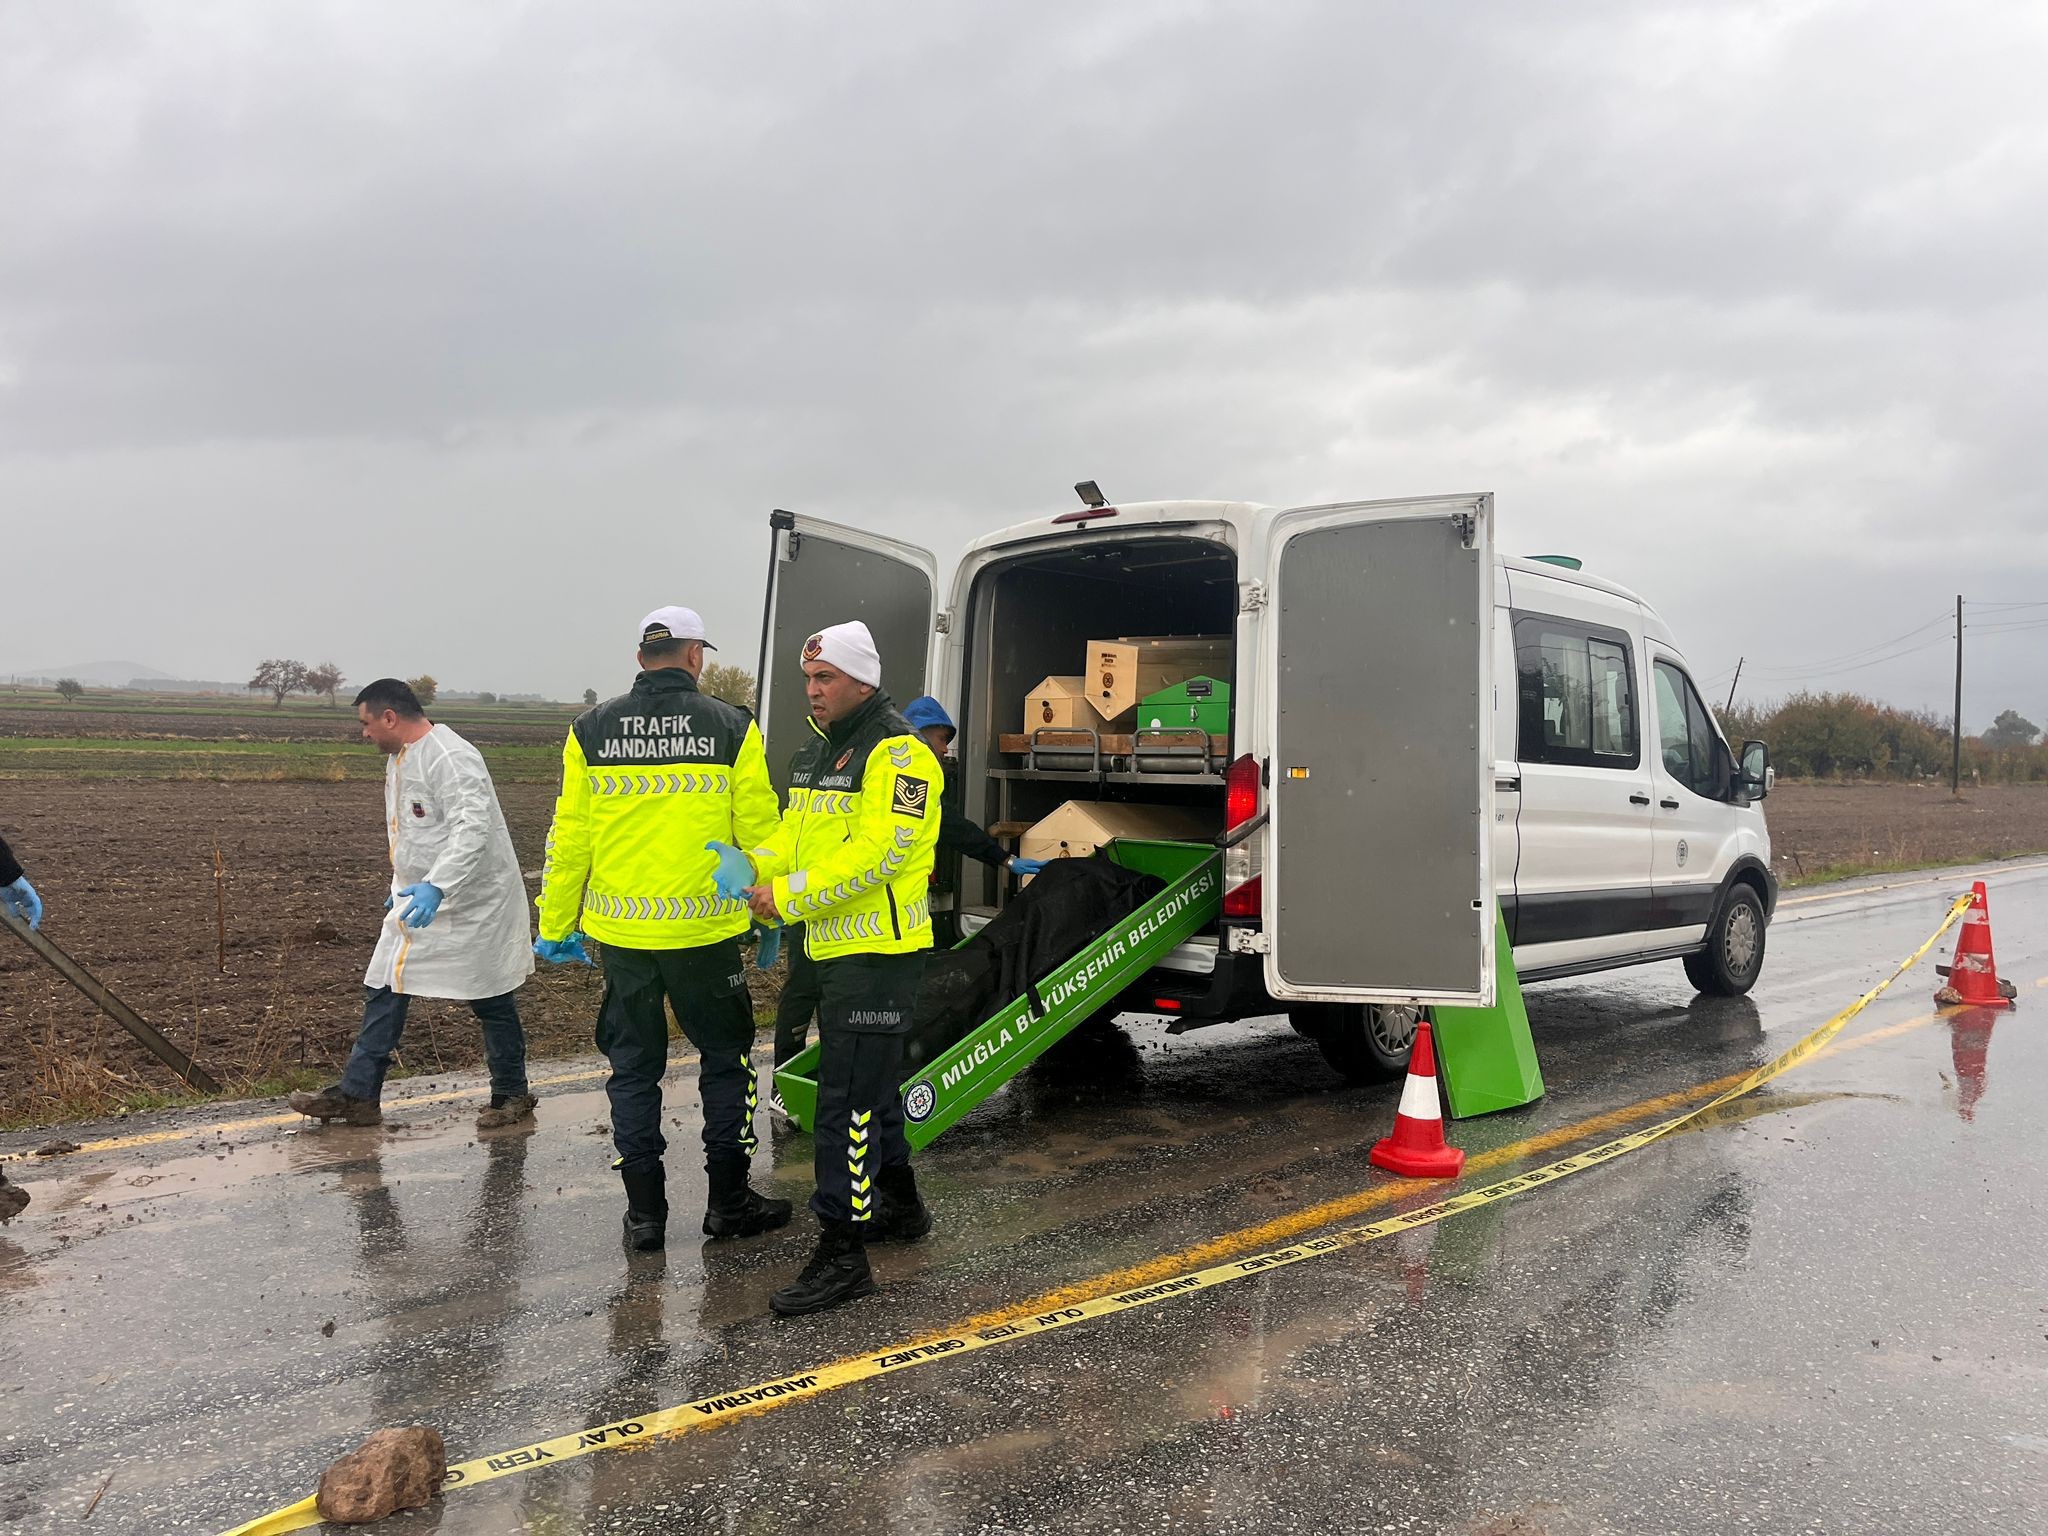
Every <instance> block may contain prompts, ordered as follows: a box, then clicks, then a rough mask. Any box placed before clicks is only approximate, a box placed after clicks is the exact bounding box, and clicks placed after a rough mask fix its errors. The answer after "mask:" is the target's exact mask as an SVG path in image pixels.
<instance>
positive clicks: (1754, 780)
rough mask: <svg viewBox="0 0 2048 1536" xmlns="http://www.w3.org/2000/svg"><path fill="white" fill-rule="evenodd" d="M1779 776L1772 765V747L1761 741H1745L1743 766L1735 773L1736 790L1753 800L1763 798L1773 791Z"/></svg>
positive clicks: (1743, 745)
mask: <svg viewBox="0 0 2048 1536" xmlns="http://www.w3.org/2000/svg"><path fill="white" fill-rule="evenodd" d="M1777 777H1778V775H1777V773H1776V772H1775V771H1774V770H1773V769H1772V767H1771V749H1770V748H1769V747H1767V746H1765V745H1764V744H1763V743H1762V742H1760V741H1745V742H1744V743H1743V744H1742V767H1741V768H1740V769H1739V770H1738V771H1737V772H1736V775H1735V789H1736V792H1737V793H1738V794H1741V795H1744V796H1746V797H1748V798H1749V799H1751V800H1761V799H1763V798H1764V797H1765V796H1766V795H1768V794H1769V793H1770V792H1771V785H1772V783H1773V782H1774V781H1775V780H1776V779H1777Z"/></svg>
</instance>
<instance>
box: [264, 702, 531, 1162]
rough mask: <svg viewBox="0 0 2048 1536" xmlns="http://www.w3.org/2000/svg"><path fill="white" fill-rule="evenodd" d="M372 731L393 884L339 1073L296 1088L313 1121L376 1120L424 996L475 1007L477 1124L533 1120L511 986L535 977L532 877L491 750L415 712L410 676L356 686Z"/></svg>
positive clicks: (367, 730) (366, 732) (296, 1099)
mask: <svg viewBox="0 0 2048 1536" xmlns="http://www.w3.org/2000/svg"><path fill="white" fill-rule="evenodd" d="M356 718H357V719H359V720H360V721H361V722H362V725H363V739H364V740H365V741H368V742H371V743H372V744H374V745H375V746H377V747H378V748H379V749H380V750H382V751H383V752H384V754H385V756H386V758H387V759H388V760H387V761H386V763H385V764H384V824H385V829H386V833H387V836H388V838H389V840H390V845H391V894H390V896H389V897H387V898H386V899H385V902H384V909H385V914H386V915H385V918H384V926H383V929H382V931H381V932H380V933H379V934H378V935H377V950H376V953H375V954H373V955H372V956H371V957H370V969H369V972H368V973H367V974H366V975H365V976H364V977H363V986H364V990H365V992H366V994H367V995H366V997H365V999H364V1006H363V1027H362V1030H361V1032H360V1033H359V1034H357V1036H356V1043H355V1049H354V1050H352V1051H351V1052H350V1053H349V1058H348V1065H347V1066H346V1067H345V1068H343V1069H342V1074H341V1081H340V1082H338V1083H335V1084H334V1085H333V1086H331V1087H328V1088H323V1089H321V1090H320V1091H319V1092H318V1093H295V1094H293V1095H292V1098H291V1104H292V1108H293V1109H295V1110H297V1111H298V1112H299V1113H300V1114H302V1115H311V1116H313V1117H314V1118H315V1119H317V1120H323V1121H325V1120H340V1121H342V1122H343V1123H345V1124H348V1125H376V1124H378V1123H379V1122H380V1121H382V1120H383V1118H384V1113H383V1110H382V1109H381V1108H380V1107H379V1104H378V1101H379V1099H380V1098H381V1097H382V1095H383V1091H384V1073H385V1071H386V1069H387V1068H388V1067H389V1066H390V1063H391V1053H392V1052H393V1051H394V1050H395V1049H397V1046H398V1040H399V1036H400V1035H401V1034H403V1033H404V1031H405V1013H406V1006H407V1004H408V1003H409V1002H410V1000H411V999H413V998H415V997H446V998H455V999H459V1000H460V1001H463V1002H466V1003H468V1004H469V1007H470V1011H471V1012H472V1013H474V1014H475V1015H476V1016H477V1022H478V1023H480V1024H482V1025H483V1030H484V1058H485V1060H486V1061H488V1062H489V1064H490V1069H491V1102H490V1104H489V1106H488V1107H487V1108H485V1109H484V1110H483V1111H482V1112H481V1113H480V1114H478V1116H477V1120H476V1123H477V1129H478V1130H492V1129H495V1128H497V1127H499V1126H506V1125H514V1124H517V1123H518V1122H519V1121H522V1120H530V1119H532V1118H533V1110H534V1103H535V1100H534V1097H533V1095H532V1093H530V1092H529V1091H528V1089H527V1083H526V1035H525V1032H524V1031H523V1030H522V1029H521V1028H520V1025H519V1009H518V1007H517V1006H516V1005H515V1003H514V1002H513V996H512V994H513V993H514V991H516V990H517V988H518V986H519V984H520V983H521V982H522V981H524V980H525V979H526V978H527V977H528V976H530V975H531V974H532V973H533V947H532V946H533V931H532V929H531V927H530V926H529V923H528V919H527V906H526V883H525V882H524V881H523V880H522V879H521V878H520V876H519V860H518V857H517V856H516V855H515V854H514V853H513V851H512V834H511V833H510V832H509V831H508V830H506V827H505V813H504V812H503V811H502V810H500V809H499V808H498V794H497V790H496V789H495V788H494V787H493V786H492V784H491V773H490V770H489V769H488V768H486V767H485V766H484V760H483V755H482V754H481V753H480V752H478V751H477V749H476V748H475V747H473V746H471V745H470V744H469V743H468V742H466V741H464V740H463V739H462V738H461V737H460V736H458V735H456V734H455V733H454V732H453V731H451V730H450V729H448V727H447V726H445V725H436V724H434V723H433V722H432V721H431V720H429V719H428V718H427V717H426V712H425V711H424V710H422V709H421V708H420V701H419V697H418V695H416V694H415V693H414V692H413V691H412V688H411V686H410V685H409V684H407V683H404V682H402V681H400V680H399V679H398V678H395V677H384V678H379V679H378V680H377V681H376V682H374V683H372V684H370V685H369V687H367V688H365V689H364V690H363V691H362V692H361V693H359V694H357V695H356Z"/></svg>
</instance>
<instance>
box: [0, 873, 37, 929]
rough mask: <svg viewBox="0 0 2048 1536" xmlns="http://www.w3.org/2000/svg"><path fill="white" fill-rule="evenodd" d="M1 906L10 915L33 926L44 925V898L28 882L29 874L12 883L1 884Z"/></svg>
mask: <svg viewBox="0 0 2048 1536" xmlns="http://www.w3.org/2000/svg"><path fill="white" fill-rule="evenodd" d="M0 907H5V908H6V909H7V911H8V913H9V915H11V916H14V917H18V918H20V919H21V920H22V921H23V922H24V923H27V924H28V925H29V927H31V928H40V927H41V926H42V925H43V898H42V897H40V896H38V895H37V894H36V888H35V887H34V886H32V885H30V884H29V883H28V876H27V875H23V876H22V877H21V878H20V879H19V880H17V881H15V882H14V884H12V885H0Z"/></svg>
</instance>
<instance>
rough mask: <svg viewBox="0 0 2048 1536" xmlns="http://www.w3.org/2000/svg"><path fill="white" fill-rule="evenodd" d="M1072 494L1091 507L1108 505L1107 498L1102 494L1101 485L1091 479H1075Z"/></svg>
mask: <svg viewBox="0 0 2048 1536" xmlns="http://www.w3.org/2000/svg"><path fill="white" fill-rule="evenodd" d="M1074 494H1075V495H1076V496H1078V497H1080V498H1081V500H1082V501H1083V502H1084V503H1085V504H1086V505H1088V506H1091V507H1106V506H1108V505H1109V498H1108V497H1107V496H1105V495H1103V494H1102V487H1101V486H1099V485H1097V484H1096V483H1095V482H1094V481H1093V480H1077V481H1075V482H1074Z"/></svg>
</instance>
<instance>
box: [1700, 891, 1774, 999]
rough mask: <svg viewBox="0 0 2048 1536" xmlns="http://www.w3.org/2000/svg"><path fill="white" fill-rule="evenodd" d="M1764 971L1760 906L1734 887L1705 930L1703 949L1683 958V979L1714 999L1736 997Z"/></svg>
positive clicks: (1751, 894)
mask: <svg viewBox="0 0 2048 1536" xmlns="http://www.w3.org/2000/svg"><path fill="white" fill-rule="evenodd" d="M1763 968H1764V905H1763V903H1762V902H1760V901H1758V900H1757V899H1756V892H1755V891H1753V890H1751V889H1750V888H1749V887H1748V886H1746V885H1738V886H1736V887H1735V889H1734V890H1732V891H1730V892H1729V893H1728V899H1727V900H1726V901H1725V902H1723V903H1722V904H1721V914H1720V916H1719V917H1718V918H1717V919H1716V920H1715V922H1714V926H1713V927H1711V928H1709V929H1708V930H1707V947H1706V948H1705V949H1703V950H1701V951H1699V953H1697V954H1692V955H1687V956H1686V957H1685V974H1686V978H1687V979H1688V980H1689V981H1691V982H1692V984H1693V985H1694V986H1696V987H1698V988H1699V989H1700V990H1701V991H1702V992H1711V993H1712V994H1714V996H1716V997H1740V996H1742V994H1743V993H1745V992H1747V991H1748V990H1749V989H1750V988H1751V987H1753V986H1755V985H1756V978H1757V976H1758V974H1759V973H1760V972H1761V971H1762V970H1763Z"/></svg>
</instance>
